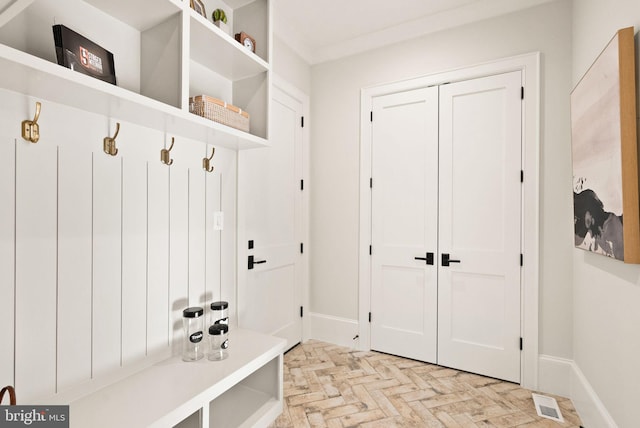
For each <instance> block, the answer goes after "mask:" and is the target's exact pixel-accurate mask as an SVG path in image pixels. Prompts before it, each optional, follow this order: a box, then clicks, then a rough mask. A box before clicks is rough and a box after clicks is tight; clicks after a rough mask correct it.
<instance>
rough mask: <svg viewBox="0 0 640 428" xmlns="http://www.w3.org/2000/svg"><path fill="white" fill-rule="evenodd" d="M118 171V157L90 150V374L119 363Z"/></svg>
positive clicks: (120, 248) (119, 189)
mask: <svg viewBox="0 0 640 428" xmlns="http://www.w3.org/2000/svg"><path fill="white" fill-rule="evenodd" d="M121 172H122V158H121V157H118V156H116V157H112V156H109V155H107V154H105V153H104V152H102V151H99V152H95V153H94V154H93V300H92V302H93V317H92V327H93V328H92V332H93V334H92V336H93V354H92V359H93V366H92V367H93V377H100V376H103V375H105V373H109V372H111V371H113V370H114V369H117V368H118V367H119V366H120V364H121V351H122V340H121V332H122V322H121V320H122V275H121V271H122V267H121V266H122V265H121V262H122V259H121V250H122V246H121V244H122V239H121V231H122V227H121V225H122V222H121V215H122V210H121V205H122V204H121V202H122V201H121V193H122V192H121V180H122V174H121Z"/></svg>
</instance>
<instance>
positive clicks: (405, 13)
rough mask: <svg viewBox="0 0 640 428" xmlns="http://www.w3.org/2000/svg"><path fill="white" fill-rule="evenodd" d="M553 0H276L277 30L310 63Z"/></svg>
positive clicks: (355, 52) (275, 17) (277, 33)
mask: <svg viewBox="0 0 640 428" xmlns="http://www.w3.org/2000/svg"><path fill="white" fill-rule="evenodd" d="M550 1H555V0H393V1H389V0H275V1H274V32H275V33H276V35H277V36H278V37H280V38H281V39H282V40H284V41H285V42H286V43H287V44H288V45H289V46H290V47H291V48H292V49H293V50H294V51H295V52H296V53H297V54H298V55H300V56H301V57H302V58H304V59H305V60H306V61H307V62H309V63H310V64H317V63H321V62H325V61H331V60H334V59H338V58H341V57H345V56H349V55H353V54H357V53H360V52H364V51H367V50H370V49H375V48H379V47H381V46H385V45H389V44H392V43H397V42H401V41H404V40H408V39H411V38H414V37H419V36H422V35H425V34H429V33H434V32H437V31H441V30H445V29H448V28H453V27H457V26H461V25H464V24H468V23H470V22H475V21H480V20H483V19H487V18H491V17H494V16H498V15H504V14H507V13H511V12H514V11H517V10H521V9H526V8H529V7H533V6H537V5H539V4H542V3H547V2H550Z"/></svg>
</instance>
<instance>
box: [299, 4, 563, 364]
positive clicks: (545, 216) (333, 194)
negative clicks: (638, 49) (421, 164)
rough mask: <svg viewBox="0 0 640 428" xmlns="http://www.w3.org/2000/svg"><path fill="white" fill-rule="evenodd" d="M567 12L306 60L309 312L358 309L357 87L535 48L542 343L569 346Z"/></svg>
mask: <svg viewBox="0 0 640 428" xmlns="http://www.w3.org/2000/svg"><path fill="white" fill-rule="evenodd" d="M570 22H571V3H570V2H568V1H558V2H552V3H548V4H545V5H542V6H539V7H536V8H533V9H529V10H525V11H521V12H518V13H514V14H511V15H507V16H503V17H498V18H494V19H490V20H487V21H483V22H479V23H475V24H471V25H466V26H464V27H461V28H455V29H451V30H447V31H443V32H440V33H436V34H432V35H428V36H425V37H422V38H420V39H418V40H413V41H411V42H406V43H402V44H398V45H393V46H389V47H385V48H381V49H378V50H375V51H371V52H367V53H364V54H361V55H357V56H353V57H349V58H346V59H341V60H337V61H334V62H329V63H324V64H319V65H315V66H313V67H312V92H311V110H312V120H313V124H314V126H313V127H312V148H311V159H312V161H311V162H312V166H311V178H312V181H313V184H314V186H313V192H312V195H311V239H312V243H311V251H312V254H313V257H312V258H311V310H312V311H313V312H314V313H319V314H325V315H328V316H332V317H340V318H345V319H349V320H356V319H357V317H358V299H357V298H358V288H357V283H358V250H359V249H358V219H359V217H358V215H359V214H358V210H359V205H358V204H359V199H358V174H359V172H358V168H359V129H360V124H359V110H360V105H359V101H360V90H361V88H363V87H367V86H373V85H377V84H381V83H386V82H390V81H397V80H402V79H407V78H412V77H416V76H421V75H426V74H432V73H437V72H441V71H446V70H450V69H454V68H459V67H465V66H470V65H474V64H478V63H481V62H485V61H490V60H495V59H499V58H504V57H509V56H513V55H518V54H523V53H528V52H533V51H540V52H541V53H542V64H541V80H542V84H541V88H542V89H541V106H542V111H541V153H540V156H541V180H542V183H541V193H542V195H541V215H540V217H541V231H542V232H541V233H542V236H541V254H540V260H541V265H540V279H541V287H540V339H541V341H540V352H541V353H542V354H550V355H555V356H559V357H565V358H570V357H571V356H572V343H571V337H572V323H571V320H572V309H571V308H572V306H571V297H572V296H571V293H572V291H571V285H572V273H571V269H569V268H568V262H569V260H571V257H572V247H571V242H572V237H571V228H572V223H571V215H572V214H571V213H572V207H571V201H570V198H568V197H567V195H568V194H569V193H568V191H567V189H570V186H571V171H570V168H568V165H570V125H569V108H568V106H569V98H568V93H569V91H570V83H571V72H570V70H571V59H570V55H571V44H570V43H571V25H570ZM362 250H365V249H362Z"/></svg>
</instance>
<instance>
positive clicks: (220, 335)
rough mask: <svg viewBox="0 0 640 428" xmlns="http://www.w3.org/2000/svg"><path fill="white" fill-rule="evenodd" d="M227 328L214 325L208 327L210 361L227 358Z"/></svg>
mask: <svg viewBox="0 0 640 428" xmlns="http://www.w3.org/2000/svg"><path fill="white" fill-rule="evenodd" d="M228 336H229V326H228V325H226V324H214V325H212V326H211V327H209V356H208V358H209V359H210V360H211V361H220V360H224V359H225V358H227V357H228V356H229V351H227V349H228V348H229V339H228Z"/></svg>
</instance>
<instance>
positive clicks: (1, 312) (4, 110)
mask: <svg viewBox="0 0 640 428" xmlns="http://www.w3.org/2000/svg"><path fill="white" fill-rule="evenodd" d="M0 99H2V102H1V103H0V159H3V165H2V168H0V201H2V203H0V296H2V298H0V343H2V350H1V351H0V384H2V385H13V384H14V366H13V361H14V359H13V357H14V353H13V350H14V347H13V345H14V329H13V322H14V302H15V301H14V291H15V287H14V286H15V282H14V278H15V269H14V268H15V257H14V255H15V253H14V249H15V215H14V214H15V183H16V182H15V164H16V155H15V150H16V144H17V143H18V138H20V136H19V134H18V132H19V129H18V128H17V125H18V124H19V123H20V122H21V121H22V120H24V119H25V117H22V116H23V112H24V111H25V109H22V108H19V109H18V108H16V106H22V105H27V101H26V100H28V99H27V98H26V97H24V96H23V95H19V94H16V93H14V92H7V91H4V90H2V91H0ZM25 99H26V100H25ZM29 102H30V101H29Z"/></svg>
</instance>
